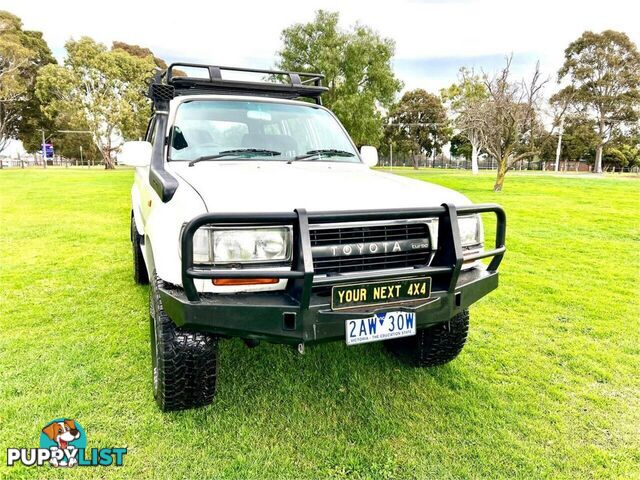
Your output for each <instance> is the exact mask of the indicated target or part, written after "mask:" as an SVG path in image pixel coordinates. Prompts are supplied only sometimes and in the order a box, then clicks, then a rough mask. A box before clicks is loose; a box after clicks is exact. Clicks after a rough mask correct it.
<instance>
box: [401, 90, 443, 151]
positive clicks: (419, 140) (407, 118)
mask: <svg viewBox="0 0 640 480" xmlns="http://www.w3.org/2000/svg"><path fill="white" fill-rule="evenodd" d="M389 122H390V124H389V128H390V129H391V131H392V132H394V137H395V139H396V141H398V143H402V141H403V140H404V141H406V143H407V144H408V145H411V150H412V151H413V152H422V153H424V154H426V155H427V156H430V155H432V154H435V153H438V152H440V151H441V150H442V147H443V146H444V145H445V144H446V143H447V142H448V141H449V138H450V137H451V128H450V127H449V121H448V119H447V112H446V111H445V109H444V106H443V105H442V102H441V101H440V98H439V97H437V96H436V95H432V94H431V93H428V92H427V91H425V90H422V89H420V88H418V89H416V90H412V91H409V92H406V93H405V94H404V95H403V96H402V98H401V99H400V101H399V102H398V103H397V104H395V105H394V106H393V107H392V108H391V111H390V112H389Z"/></svg>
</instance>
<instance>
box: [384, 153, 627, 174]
mask: <svg viewBox="0 0 640 480" xmlns="http://www.w3.org/2000/svg"><path fill="white" fill-rule="evenodd" d="M379 164H380V166H383V167H392V166H393V167H417V168H445V169H456V170H471V160H470V159H467V158H465V157H447V156H445V155H437V156H436V157H435V158H434V157H426V156H425V155H410V154H399V155H395V154H394V156H393V163H392V161H391V158H390V157H389V156H388V155H386V156H384V155H383V156H381V157H380V161H379ZM478 169H480V170H497V169H498V162H497V161H496V160H495V159H494V158H491V157H487V156H484V157H480V158H478ZM511 170H522V171H527V170H534V171H535V170H537V171H547V172H548V171H551V172H552V171H555V162H550V161H542V160H520V161H517V162H515V163H514V164H513V165H512V166H511ZM603 170H604V171H605V172H621V173H640V167H638V166H632V167H628V166H627V167H621V166H614V165H604V166H603ZM558 171H560V172H584V173H588V172H592V171H593V165H592V164H590V163H588V162H586V161H575V160H570V161H566V160H562V161H560V163H559V165H558Z"/></svg>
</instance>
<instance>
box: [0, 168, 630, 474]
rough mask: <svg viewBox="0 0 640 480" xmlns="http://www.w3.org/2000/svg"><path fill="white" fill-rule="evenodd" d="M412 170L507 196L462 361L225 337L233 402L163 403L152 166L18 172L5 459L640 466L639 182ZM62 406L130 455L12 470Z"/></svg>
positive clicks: (195, 470)
mask: <svg viewBox="0 0 640 480" xmlns="http://www.w3.org/2000/svg"><path fill="white" fill-rule="evenodd" d="M397 171H398V170H397ZM401 173H402V174H405V175H408V176H412V177H415V178H419V179H421V180H428V181H433V182H435V183H438V184H442V185H446V186H449V187H452V188H455V189H458V190H460V191H462V192H464V193H465V194H467V195H468V196H469V197H470V198H471V199H472V200H473V201H475V202H499V203H500V204H502V205H503V206H504V207H505V209H506V211H507V215H508V237H507V238H508V249H509V250H508V253H507V255H506V257H505V260H504V262H503V266H502V268H501V271H502V277H501V286H500V288H499V289H498V290H497V291H495V292H494V293H492V294H491V295H490V296H488V297H487V298H485V299H483V300H482V301H481V302H479V303H478V304H476V305H475V306H473V307H472V309H471V315H472V324H471V332H470V337H469V341H468V343H467V347H466V348H465V350H464V351H463V353H462V354H461V355H460V357H459V358H458V359H457V360H455V361H454V362H453V363H451V364H449V365H447V366H444V367H441V368H436V369H431V370H420V369H413V368H407V367H405V366H403V365H401V364H400V363H398V362H397V361H396V360H395V359H393V358H391V357H390V356H388V355H387V354H386V353H385V352H384V350H383V348H382V346H381V345H379V344H370V345H365V346H359V347H353V348H347V347H346V346H345V345H344V344H342V343H334V344H329V345H324V346H318V347H313V348H309V349H307V353H306V354H305V355H304V356H300V355H298V354H297V353H296V352H294V351H293V350H292V349H289V348H286V347H283V346H277V345H266V344H263V345H261V346H260V347H258V348H256V349H252V350H249V349H247V348H245V347H244V346H243V344H242V343H241V342H240V341H238V340H232V341H225V342H223V343H222V346H221V364H220V377H219V393H218V396H217V398H216V400H215V402H214V404H213V405H212V406H210V407H207V408H204V409H200V410H195V411H188V412H182V413H174V414H162V413H160V412H159V411H158V410H157V408H156V406H155V404H154V402H153V398H152V395H151V375H150V353H149V344H148V336H149V332H148V330H149V324H148V311H147V295H148V293H147V288H145V287H138V286H136V285H134V283H133V281H132V278H131V258H130V255H131V253H130V249H129V243H128V235H129V233H128V222H129V189H130V184H131V179H132V173H131V171H124V170H122V171H115V172H105V171H82V170H74V169H69V170H64V169H62V170H54V169H49V170H47V171H40V170H24V171H21V170H13V171H2V172H0V227H1V228H0V452H2V453H0V477H7V478H22V477H24V478H43V477H44V476H47V477H52V478H62V477H69V478H71V477H74V478H76V477H77V478H94V477H95V476H101V477H105V478H106V477H109V478H111V477H114V478H121V477H122V478H125V477H126V478H128V477H132V478H146V477H154V478H171V479H175V478H186V477H188V478H296V479H297V478H327V477H329V478H353V479H361V478H371V479H384V478H389V479H402V478H526V479H532V478H578V477H580V478H625V479H627V478H640V300H639V298H640V295H639V293H640V291H639V290H640V289H639V285H640V274H639V272H640V254H639V251H640V245H639V241H640V220H639V217H638V207H639V205H638V199H639V198H640V181H638V180H637V179H633V178H628V177H627V178H623V179H615V178H560V177H553V176H542V175H525V174H517V173H511V174H509V176H508V178H507V181H506V184H505V191H504V192H502V193H501V194H494V193H492V192H491V186H492V185H493V175H492V174H482V175H480V176H478V177H472V176H471V175H469V174H467V173H460V172H450V171H433V170H428V171H427V170H423V171H420V172H414V171H413V170H410V169H407V170H402V171H401ZM416 201H418V199H416ZM487 225H488V223H487ZM60 416H67V417H71V418H75V419H77V420H78V421H79V422H80V423H81V424H82V425H83V427H84V428H85V429H86V431H87V435H88V446H89V447H127V448H128V449H129V453H128V455H127V456H126V457H125V465H124V466H123V467H121V468H114V467H108V468H101V469H99V470H96V469H93V468H76V469H75V470H74V471H71V472H65V471H63V470H54V469H52V468H50V467H48V466H45V467H40V468H33V467H32V468H25V467H13V468H8V467H6V466H5V464H6V457H5V455H6V448H9V447H36V446H37V442H38V436H39V433H40V429H41V428H42V427H43V426H44V424H45V423H47V422H48V421H50V420H51V419H53V418H57V417H60Z"/></svg>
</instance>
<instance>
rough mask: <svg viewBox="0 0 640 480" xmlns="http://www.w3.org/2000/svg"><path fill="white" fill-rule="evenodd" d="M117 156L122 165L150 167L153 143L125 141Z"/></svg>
mask: <svg viewBox="0 0 640 480" xmlns="http://www.w3.org/2000/svg"><path fill="white" fill-rule="evenodd" d="M116 158H117V159H118V163H119V164H121V165H129V166H130V167H148V166H149V164H150V163H151V143H149V142H124V143H123V144H122V147H120V153H118V155H117V157H116Z"/></svg>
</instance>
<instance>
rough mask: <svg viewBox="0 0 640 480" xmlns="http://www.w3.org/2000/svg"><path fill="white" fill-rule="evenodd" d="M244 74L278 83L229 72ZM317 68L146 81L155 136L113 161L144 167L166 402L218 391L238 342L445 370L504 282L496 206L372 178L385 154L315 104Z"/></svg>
mask: <svg viewBox="0 0 640 480" xmlns="http://www.w3.org/2000/svg"><path fill="white" fill-rule="evenodd" d="M176 68H180V69H181V70H187V71H196V72H197V71H199V72H200V74H196V75H188V76H183V75H181V76H176V75H174V72H175V70H176ZM238 71H240V72H242V73H243V74H247V72H248V73H250V74H259V75H263V76H265V75H266V76H270V77H271V78H272V79H277V80H279V81H280V83H276V82H266V81H255V82H249V81H240V80H232V79H228V78H225V77H227V76H229V75H230V74H231V75H233V74H234V72H238ZM222 73H225V75H224V77H223V75H222ZM236 74H237V73H236ZM322 78H323V77H322V75H319V74H309V73H294V72H282V71H266V70H246V69H238V68H228V67H217V66H209V65H194V64H173V65H171V66H170V67H169V68H168V69H167V71H166V72H164V73H163V74H162V75H158V76H157V77H156V78H155V80H154V82H153V83H151V85H150V89H149V96H150V97H151V99H152V100H153V104H154V112H153V116H152V118H151V121H150V122H149V127H148V130H147V134H146V139H145V140H144V141H140V142H127V143H125V144H124V146H123V147H122V152H121V154H120V155H119V157H118V160H119V162H120V163H123V164H127V165H132V166H135V167H136V171H135V182H134V185H133V187H132V189H131V198H132V211H131V242H132V246H133V266H134V278H135V280H136V281H137V282H138V283H147V282H149V281H150V283H151V287H150V314H151V352H152V362H153V389H154V396H155V398H156V400H157V402H158V405H159V406H160V408H161V409H162V410H175V409H184V408H190V407H196V406H201V405H205V404H208V403H210V402H211V401H212V399H213V396H214V393H215V387H216V365H217V349H218V341H219V340H220V339H224V338H230V337H240V338H242V339H243V340H244V341H245V342H246V344H247V345H248V346H254V345H257V344H258V343H259V342H260V341H262V340H264V341H268V342H275V343H284V344H289V345H292V346H294V347H296V348H297V349H298V350H299V351H300V352H301V353H302V352H304V349H305V346H307V345H311V344H316V343H320V342H326V341H332V340H337V341H342V342H345V343H346V344H347V345H348V346H349V348H359V347H358V345H360V344H363V343H367V342H374V341H381V342H383V343H384V345H385V346H386V347H388V350H389V351H391V352H392V353H393V354H395V355H397V356H398V357H399V358H400V359H402V360H404V361H406V362H408V363H411V364H414V365H418V366H433V365H440V364H443V363H446V362H448V361H450V360H452V359H453V358H454V357H455V356H456V355H458V353H459V352H460V351H461V349H462V347H463V345H464V343H465V340H466V337H467V330H468V326H469V314H468V308H469V305H471V304H472V303H474V302H475V301H477V300H478V299H480V298H481V297H483V296H484V295H486V294H487V293H489V292H490V291H491V290H493V289H495V288H496V287H497V286H498V272H497V269H498V265H499V264H500V261H501V260H502V257H503V255H504V252H505V247H504V241H505V215H504V212H503V210H502V209H501V208H500V207H499V206H497V205H472V204H471V202H470V201H469V200H468V199H467V198H466V197H464V196H463V195H461V194H460V193H457V192H455V191H452V190H449V189H447V188H443V187H440V186H437V185H433V184H429V183H426V182H422V181H416V180H411V179H407V178H404V177H400V176H395V175H391V174H387V173H382V172H378V171H374V170H372V169H371V167H372V166H374V165H375V164H376V163H377V160H378V158H377V152H376V150H375V148H373V147H366V146H365V147H362V148H361V149H360V150H358V149H357V148H356V146H355V145H354V144H353V141H352V140H351V139H350V138H349V135H348V133H347V132H346V131H345V129H344V127H343V126H342V125H341V124H340V122H339V121H338V119H337V118H336V117H335V116H334V115H333V114H332V113H331V112H330V111H329V110H327V109H326V108H324V107H322V104H321V100H320V97H321V94H322V93H323V92H324V91H325V90H326V88H325V87H323V86H321V80H322ZM301 99H305V100H306V101H302V100H301ZM487 212H492V213H494V214H495V216H496V241H495V247H494V248H493V249H490V250H486V249H485V246H484V232H483V225H482V221H481V218H480V214H481V213H487ZM484 258H490V259H491V260H490V263H489V264H488V266H485V264H484V263H482V262H480V260H481V259H484Z"/></svg>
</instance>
